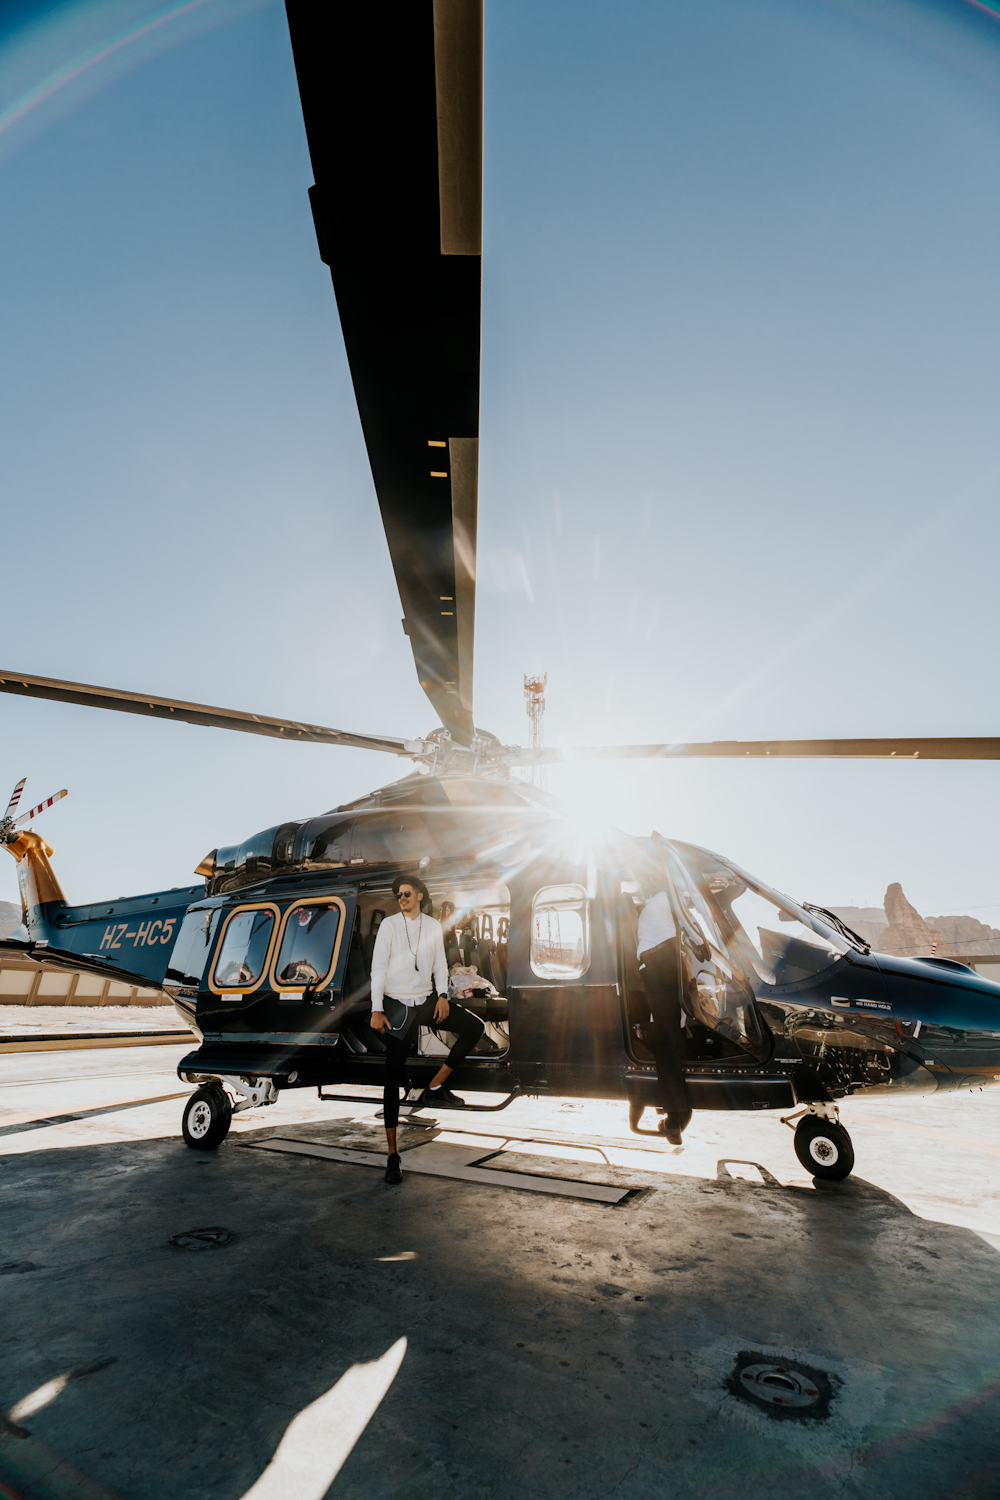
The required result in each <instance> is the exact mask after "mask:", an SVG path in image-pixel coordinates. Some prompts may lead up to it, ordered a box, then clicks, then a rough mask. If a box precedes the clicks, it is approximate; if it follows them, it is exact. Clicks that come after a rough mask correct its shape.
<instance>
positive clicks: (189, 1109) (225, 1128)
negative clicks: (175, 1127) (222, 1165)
mask: <svg viewBox="0 0 1000 1500" xmlns="http://www.w3.org/2000/svg"><path fill="white" fill-rule="evenodd" d="M232 1119H233V1106H232V1104H231V1103H230V1100H229V1095H228V1094H227V1093H226V1091H225V1089H224V1088H223V1087H222V1085H221V1083H206V1084H205V1085H204V1086H203V1087H202V1088H200V1089H195V1091H194V1093H193V1094H192V1095H191V1097H190V1099H189V1100H188V1102H187V1103H186V1104H185V1106H184V1115H183V1117H182V1119H181V1134H182V1135H183V1136H184V1144H185V1145H186V1146H190V1147H191V1148H192V1150H194V1151H214V1150H215V1148H216V1147H217V1146H221V1145H222V1142H223V1141H224V1140H225V1139H226V1136H227V1135H228V1134H229V1127H230V1125H231V1124H232Z"/></svg>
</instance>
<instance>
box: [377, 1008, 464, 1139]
mask: <svg viewBox="0 0 1000 1500" xmlns="http://www.w3.org/2000/svg"><path fill="white" fill-rule="evenodd" d="M436 1006H437V996H436V995H428V996H427V999H426V1000H422V1001H421V1002H420V1004H419V1005H404V1004H403V1003H402V1001H400V1000H393V999H392V998H391V996H389V995H386V997H385V999H384V1000H383V1001H382V1008H383V1010H384V1011H385V1015H386V1019H387V1020H388V1022H389V1025H390V1026H391V1027H392V1030H391V1031H381V1032H379V1037H380V1039H381V1041H383V1042H384V1043H385V1087H384V1089H383V1091H382V1107H383V1115H384V1120H385V1126H386V1129H387V1130H394V1129H395V1128H396V1126H397V1125H398V1124H399V1089H400V1085H401V1084H402V1083H403V1082H404V1081H405V1078H406V1059H407V1055H408V1054H409V1051H410V1047H411V1045H412V1044H413V1043H414V1042H415V1041H416V1039H417V1027H418V1026H430V1027H431V1028H432V1030H434V1031H439V1030H440V1031H451V1032H454V1033H455V1043H454V1046H453V1047H452V1049H451V1051H450V1052H449V1053H448V1056H447V1057H446V1058H445V1059H444V1062H445V1064H446V1065H447V1066H448V1067H449V1068H457V1067H458V1065H459V1063H460V1062H463V1061H464V1060H465V1058H466V1057H468V1055H469V1053H470V1052H471V1051H472V1049H473V1047H474V1046H475V1045H476V1043H477V1042H478V1041H479V1038H480V1037H481V1036H482V1034H483V1031H484V1029H485V1028H484V1027H483V1023H482V1021H481V1020H480V1019H479V1017H478V1016H474V1015H473V1014H472V1012H471V1011H468V1010H465V1009H464V1007H463V1006H461V1005H456V1004H455V1002H454V1000H449V1002H448V1019H447V1021H442V1022H441V1025H440V1027H439V1026H437V1025H436V1024H435V1021H434V1011H435V1008H436Z"/></svg>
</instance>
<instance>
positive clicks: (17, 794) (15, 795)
mask: <svg viewBox="0 0 1000 1500" xmlns="http://www.w3.org/2000/svg"><path fill="white" fill-rule="evenodd" d="M27 779H28V778H27V776H22V777H21V779H20V781H19V782H18V783H17V786H16V787H15V788H14V790H13V791H12V792H11V794H10V801H9V802H8V803H7V811H6V812H5V813H4V815H3V822H4V823H6V821H7V819H8V818H12V817H13V816H14V813H15V812H16V810H17V804H18V803H19V802H20V800H21V793H22V792H23V791H24V783H25V782H26V781H27Z"/></svg>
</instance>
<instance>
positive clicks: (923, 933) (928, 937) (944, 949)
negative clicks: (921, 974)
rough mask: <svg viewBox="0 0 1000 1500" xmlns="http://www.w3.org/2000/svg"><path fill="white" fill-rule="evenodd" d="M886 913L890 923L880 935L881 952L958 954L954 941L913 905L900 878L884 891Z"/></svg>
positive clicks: (913, 955) (920, 955) (921, 955)
mask: <svg viewBox="0 0 1000 1500" xmlns="http://www.w3.org/2000/svg"><path fill="white" fill-rule="evenodd" d="M885 914H886V916H887V917H888V919H889V925H888V927H886V928H884V929H883V931H882V932H880V933H879V939H878V946H879V949H880V951H881V952H882V953H895V954H897V955H898V956H899V957H901V958H926V957H929V955H930V954H931V952H932V951H933V952H936V954H937V957H938V958H957V957H958V954H957V953H956V951H955V949H954V948H953V947H952V945H951V943H949V942H947V941H946V939H945V938H944V937H943V936H942V934H940V933H938V932H935V931H933V930H932V929H931V928H930V927H928V925H927V923H926V922H925V921H924V919H923V917H922V916H921V915H920V913H919V912H918V911H917V909H916V907H915V906H911V905H910V903H909V901H907V899H906V897H905V896H904V895H903V887H902V886H901V885H900V883H899V881H898V880H897V881H894V882H893V884H892V885H891V886H890V887H889V889H888V890H887V891H886V893H885ZM935 942H936V943H937V948H936V949H935V948H934V944H935Z"/></svg>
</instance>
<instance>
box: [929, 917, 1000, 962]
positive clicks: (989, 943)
mask: <svg viewBox="0 0 1000 1500" xmlns="http://www.w3.org/2000/svg"><path fill="white" fill-rule="evenodd" d="M925 921H926V922H927V925H928V927H929V928H930V929H931V931H932V932H939V933H940V934H941V936H942V938H943V939H944V940H945V942H947V943H950V944H951V946H952V947H953V948H954V949H955V955H956V957H957V958H961V957H962V955H963V954H965V953H968V954H970V955H979V956H981V955H983V954H986V953H1000V930H998V929H997V928H996V927H987V925H986V923H985V922H977V921H976V918H975V917H956V916H946V917H926V918H925ZM940 951H941V950H940V949H938V952H940Z"/></svg>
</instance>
